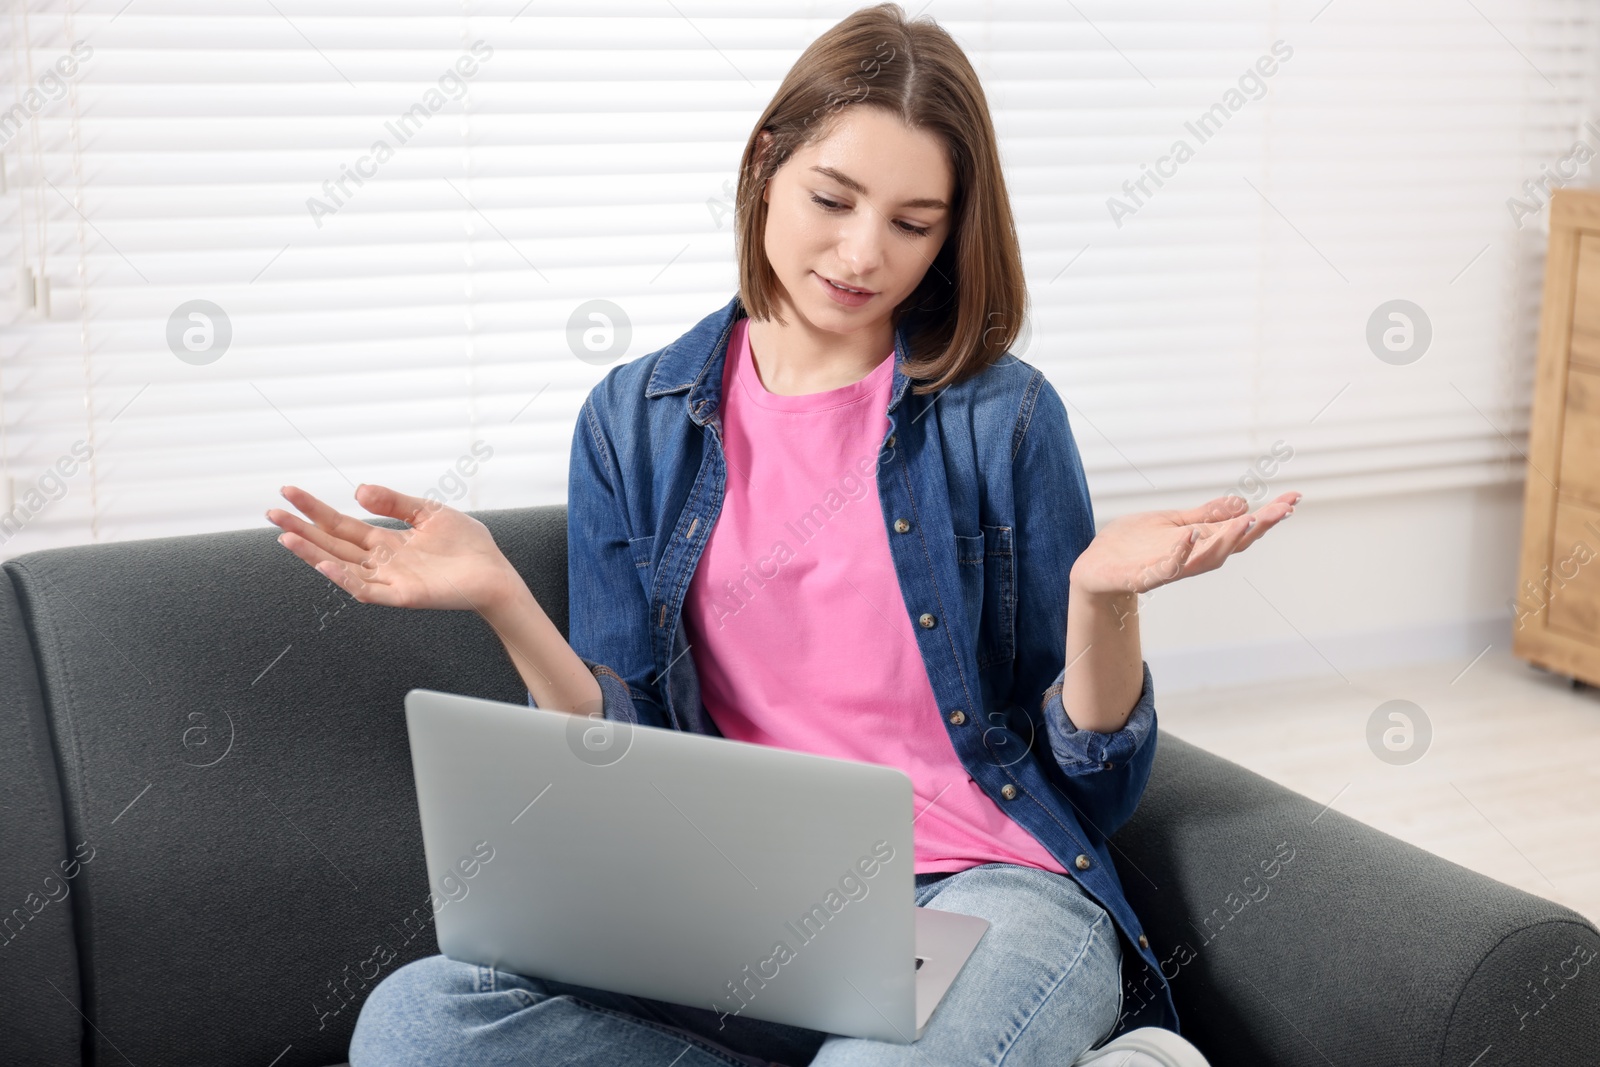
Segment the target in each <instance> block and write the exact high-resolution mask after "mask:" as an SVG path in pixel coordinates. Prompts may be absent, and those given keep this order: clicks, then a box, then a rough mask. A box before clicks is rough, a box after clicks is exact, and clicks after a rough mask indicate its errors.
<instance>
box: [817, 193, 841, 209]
mask: <svg viewBox="0 0 1600 1067" xmlns="http://www.w3.org/2000/svg"><path fill="white" fill-rule="evenodd" d="M811 202H812V203H813V204H821V205H822V206H823V207H825V208H827V209H828V210H829V211H837V210H838V209H839V208H842V207H844V205H843V204H836V203H834V202H833V201H832V200H825V199H823V198H822V197H820V196H818V195H817V194H816V193H812V194H811Z"/></svg>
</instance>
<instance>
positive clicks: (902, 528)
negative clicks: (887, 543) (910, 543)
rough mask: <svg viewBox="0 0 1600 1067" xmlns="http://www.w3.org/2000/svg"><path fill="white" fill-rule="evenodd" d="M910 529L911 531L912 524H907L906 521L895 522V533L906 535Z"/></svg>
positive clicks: (897, 520) (898, 520)
mask: <svg viewBox="0 0 1600 1067" xmlns="http://www.w3.org/2000/svg"><path fill="white" fill-rule="evenodd" d="M909 529H911V524H910V523H909V522H907V521H906V520H904V519H896V520H894V532H895V533H905V532H906V531H907V530H909Z"/></svg>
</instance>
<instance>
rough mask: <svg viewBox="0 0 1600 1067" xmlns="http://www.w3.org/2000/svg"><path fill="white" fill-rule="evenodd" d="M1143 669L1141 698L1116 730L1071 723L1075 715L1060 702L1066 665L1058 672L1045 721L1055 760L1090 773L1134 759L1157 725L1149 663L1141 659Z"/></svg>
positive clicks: (1049, 691)
mask: <svg viewBox="0 0 1600 1067" xmlns="http://www.w3.org/2000/svg"><path fill="white" fill-rule="evenodd" d="M1139 663H1140V668H1141V669H1142V670H1143V671H1144V684H1143V687H1142V688H1140V690H1139V699H1138V700H1137V701H1136V702H1135V703H1134V705H1133V710H1132V711H1131V712H1129V713H1128V721H1127V722H1125V723H1123V725H1122V729H1120V730H1117V731H1115V732H1113V733H1108V734H1107V733H1100V732H1099V731H1098V730H1080V729H1078V728H1077V727H1076V726H1074V725H1072V718H1071V716H1069V715H1068V714H1067V709H1066V708H1065V707H1063V706H1062V703H1061V691H1062V687H1063V684H1064V683H1065V681H1066V674H1067V672H1066V668H1065V667H1063V668H1062V670H1061V673H1060V674H1058V675H1056V680H1055V681H1054V682H1053V683H1052V684H1051V685H1050V688H1048V689H1046V690H1045V691H1044V707H1043V711H1044V721H1045V725H1046V728H1048V729H1049V731H1050V747H1051V749H1052V750H1054V752H1055V757H1056V763H1058V764H1060V766H1061V769H1062V770H1063V771H1065V772H1066V773H1067V774H1070V775H1078V774H1090V773H1093V772H1096V771H1103V770H1114V769H1116V768H1117V767H1123V766H1126V765H1127V764H1129V763H1130V762H1132V760H1133V757H1134V756H1135V755H1137V754H1138V753H1139V751H1140V750H1141V749H1142V748H1144V744H1145V741H1146V739H1148V738H1149V736H1150V731H1152V730H1154V729H1155V726H1156V697H1155V686H1154V684H1153V683H1152V681H1151V678H1150V664H1149V663H1146V662H1145V661H1143V660H1140V661H1139Z"/></svg>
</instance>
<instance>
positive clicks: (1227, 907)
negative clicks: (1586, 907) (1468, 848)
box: [1113, 731, 1600, 1067]
mask: <svg viewBox="0 0 1600 1067" xmlns="http://www.w3.org/2000/svg"><path fill="white" fill-rule="evenodd" d="M1113 844H1114V845H1115V848H1116V858H1117V869H1118V872H1119V874H1120V875H1121V878H1122V882H1123V885H1124V887H1125V888H1126V890H1127V893H1128V899H1129V901H1130V902H1131V903H1132V904H1133V907H1134V909H1135V911H1136V912H1137V913H1138V915H1139V917H1140V920H1141V922H1142V923H1143V926H1144V929H1145V930H1146V931H1147V934H1148V936H1149V937H1150V940H1151V947H1152V948H1153V949H1154V951H1155V955H1156V957H1157V959H1158V960H1159V961H1160V964H1161V968H1162V970H1163V972H1164V973H1165V974H1166V975H1167V977H1168V979H1169V981H1170V982H1171V983H1172V994H1173V998H1174V1000H1175V1002H1176V1004H1177V1008H1178V1014H1179V1025H1180V1026H1181V1027H1182V1030H1183V1033H1184V1034H1185V1036H1187V1037H1188V1038H1189V1039H1190V1040H1191V1041H1193V1042H1194V1043H1195V1045H1197V1046H1198V1047H1199V1048H1200V1049H1201V1050H1202V1051H1204V1052H1205V1053H1206V1054H1207V1057H1208V1058H1209V1059H1211V1061H1212V1062H1213V1063H1218V1064H1223V1063H1225V1064H1228V1065H1229V1067H1251V1065H1256V1064H1261V1065H1267V1064H1271V1065H1276V1067H1283V1065H1299V1064H1305V1065H1307V1067H1327V1065H1328V1064H1330V1063H1331V1064H1346V1063H1361V1064H1370V1065H1378V1064H1394V1065H1396V1067H1399V1065H1404V1067H1427V1065H1434V1064H1437V1065H1440V1067H1444V1065H1449V1067H1469V1065H1470V1067H1496V1065H1501V1064H1527V1063H1537V1064H1540V1065H1541V1067H1549V1065H1555V1064H1574V1065H1576V1064H1590V1063H1593V1062H1594V1059H1593V1057H1594V1056H1595V1051H1594V1050H1595V1049H1597V1048H1600V931H1597V930H1596V928H1595V926H1594V924H1593V923H1591V922H1589V921H1588V920H1586V919H1584V918H1583V917H1582V916H1581V915H1579V914H1577V913H1576V912H1574V911H1572V910H1571V909H1569V908H1566V907H1563V906H1561V905H1559V904H1556V903H1553V902H1551V901H1548V900H1544V899H1542V898H1540V897H1536V896H1533V895H1531V894H1528V893H1524V892H1522V891H1521V890H1517V889H1513V888H1511V887H1510V886H1507V885H1503V884H1501V883H1499V882H1496V881H1494V880H1493V879H1490V878H1487V877H1485V876H1483V875H1481V874H1477V873H1475V872H1473V871H1469V870H1467V869H1466V868H1464V867H1461V866H1459V865H1457V864H1454V863H1451V862H1450V861H1448V860H1444V859H1441V858H1439V857H1437V856H1434V855H1432V854H1431V853H1428V852H1425V851H1423V850H1422V849H1419V848H1416V847H1414V846H1412V845H1408V844H1406V843H1405V842H1403V841H1400V840H1398V839H1396V838H1394V837H1391V836H1389V835H1388V834H1385V833H1382V832H1380V831H1378V830H1375V829H1373V828H1371V827H1369V826H1367V825H1365V824H1363V823H1360V822H1357V821H1355V820H1354V819H1350V818H1348V817H1346V816H1343V815H1341V814H1339V813H1338V812H1336V811H1332V810H1328V809H1325V808H1324V803H1323V802H1318V801H1313V800H1310V799H1308V798H1306V797H1303V796H1301V795H1300V794H1298V793H1294V792H1292V791H1290V790H1288V789H1285V788H1283V787H1281V786H1278V785H1276V784H1274V783H1272V782H1270V781H1268V780H1267V779H1265V778H1263V777H1261V776H1260V775H1257V774H1254V773H1253V772H1251V771H1248V770H1246V769H1244V768H1243V767H1240V766H1238V765H1237V764H1234V763H1230V762H1229V761H1227V760H1224V759H1222V758H1220V757H1217V756H1214V755H1211V754H1210V753H1207V752H1205V751H1203V750H1202V749H1200V748H1197V747H1196V746H1194V745H1191V744H1188V743H1186V742H1184V741H1182V740H1180V739H1179V738H1176V737H1174V736H1172V735H1171V734H1169V733H1166V732H1165V731H1163V732H1161V733H1160V734H1159V737H1158V745H1157V752H1156V763H1155V769H1154V771H1153V773H1152V775H1151V778H1150V784H1149V786H1148V788H1147V790H1146V792H1145V795H1144V798H1143V799H1142V801H1141V802H1140V805H1139V809H1138V811H1137V812H1135V814H1134V817H1133V819H1132V820H1131V821H1130V822H1129V823H1128V825H1127V826H1126V827H1124V828H1123V829H1122V830H1121V831H1120V832H1119V833H1118V834H1117V835H1116V837H1115V838H1114V839H1113ZM1128 966H1129V970H1128V971H1127V972H1126V974H1125V978H1126V980H1127V981H1126V982H1125V987H1124V994H1125V1005H1124V1010H1125V1011H1126V1010H1131V1009H1132V1008H1133V1007H1134V1006H1135V1003H1134V1001H1133V999H1132V998H1135V997H1138V996H1139V995H1140V990H1139V986H1140V983H1141V979H1142V980H1144V981H1145V982H1146V983H1147V988H1148V989H1151V990H1153V989H1156V988H1158V983H1156V982H1155V981H1154V979H1153V976H1151V975H1147V974H1142V973H1140V972H1141V970H1142V967H1143V965H1142V964H1141V963H1139V962H1138V961H1137V960H1132V961H1130V963H1129V965H1128ZM1145 995H1146V996H1148V995H1150V994H1148V993H1147V994H1145Z"/></svg>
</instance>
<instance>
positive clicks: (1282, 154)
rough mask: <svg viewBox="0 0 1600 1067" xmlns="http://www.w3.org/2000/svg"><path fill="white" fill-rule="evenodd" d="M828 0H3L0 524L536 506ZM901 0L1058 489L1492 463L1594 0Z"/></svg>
mask: <svg viewBox="0 0 1600 1067" xmlns="http://www.w3.org/2000/svg"><path fill="white" fill-rule="evenodd" d="M854 6H855V5H852V4H817V3H805V4H802V3H792V2H780V0H774V2H770V3H765V4H761V5H750V4H748V3H738V4H735V3H732V2H720V0H719V2H696V0H632V2H623V0H586V2H584V3H576V2H569V3H557V2H545V0H540V2H538V3H532V4H524V3H522V0H513V2H508V3H444V2H433V0H402V2H396V0H383V2H379V0H365V2H363V0H316V2H314V3H313V2H311V0H270V2H268V3H262V4H257V3H250V4H245V3H236V2H224V3H218V2H215V0H212V2H206V3H201V2H199V0H190V2H180V0H138V2H137V3H133V4H128V3H126V2H125V0H109V2H105V3H101V2H90V3H78V4H68V3H65V2H58V0H35V2H33V3H31V4H28V5H15V6H13V8H12V9H11V11H10V13H9V14H7V15H4V16H0V27H3V32H4V33H5V35H6V38H7V40H6V42H5V45H4V47H3V48H0V63H4V64H5V65H6V67H7V69H6V74H7V78H6V84H7V85H9V86H10V89H11V96H10V100H9V102H8V107H9V109H8V110H5V111H3V112H0V165H3V169H0V219H3V221H0V246H3V248H4V251H5V254H6V258H7V261H8V264H9V265H10V269H9V270H7V271H6V272H4V274H0V286H3V287H5V288H4V289H0V299H8V302H7V303H6V304H5V305H4V311H3V313H0V314H3V317H0V322H4V323H5V328H4V331H3V336H0V463H3V474H4V482H3V486H0V489H3V495H0V508H3V509H4V511H3V513H0V556H13V555H16V554H18V553H20V552H24V551H31V550H34V549H38V548H44V547H50V546H54V545H60V544H74V543H84V542H90V541H106V540H120V539H127V538H135V537H152V536H163V535H168V534H179V533H189V532H196V531H201V530H217V529H233V528H240V527H249V526H264V525H266V523H265V519H264V518H263V516H262V514H261V513H262V511H263V510H264V509H265V508H267V507H271V506H281V505H282V504H283V501H282V500H281V498H280V497H279V496H278V491H277V487H278V486H280V485H282V484H286V483H293V484H298V485H301V486H304V487H305V488H307V489H309V490H311V491H312V492H314V493H316V494H318V495H319V496H321V497H323V498H324V499H326V500H328V501H330V502H331V503H333V504H334V505H335V506H336V507H339V508H341V509H342V510H346V511H349V512H352V513H355V514H364V513H363V512H362V511H361V509H360V508H359V506H358V505H356V504H355V503H354V501H353V500H352V498H351V495H350V494H351V493H352V491H353V489H354V487H355V485H357V484H359V483H360V482H364V481H365V482H378V483H382V484H387V485H392V486H395V487H397V488H400V489H402V490H404V491H407V492H412V493H416V494H419V495H421V494H425V493H426V494H431V495H433V496H435V497H437V498H438V499H441V500H444V501H445V502H447V503H450V504H452V505H454V506H457V507H461V508H484V507H514V506H522V505H528V504H536V503H548V502H556V501H560V500H562V499H564V497H565V479H566V472H567V450H568V447H569V444H570V439H571V432H572V426H573V422H574V419H575V417H576V413H577V409H578V405H579V404H580V403H581V401H582V399H583V397H584V395H585V394H586V393H587V391H588V390H589V388H590V387H591V386H592V385H593V384H594V383H595V382H596V381H598V380H599V378H600V377H601V376H602V375H603V374H604V373H605V372H606V370H607V369H608V368H609V367H610V366H612V365H614V364H615V362H617V361H618V360H625V359H633V358H637V357H639V356H642V355H644V354H646V353H648V352H651V351H653V350H655V349H656V348H659V347H660V346H662V345H664V344H666V343H667V342H669V341H670V340H672V339H673V338H674V337H676V336H678V335H679V334H680V333H682V332H683V331H684V330H685V329H687V328H688V327H689V326H690V325H691V324H692V323H693V322H695V321H697V320H698V319H699V318H700V317H701V316H703V315H705V314H707V313H709V312H710V311H712V310H714V309H715V308H717V307H718V306H720V305H721V304H722V303H723V302H725V301H726V300H727V299H728V297H729V296H731V295H732V292H733V287H734V285H735V272H734V269H733V259H732V218H731V200H732V197H731V190H732V180H733V177H734V170H735V168H736V166H737V163H738V158H739V153H740V149H741V147H742V145H743V142H744V139H745V137H746V136H747V135H748V133H749V129H750V126H751V124H752V123H753V122H754V120H755V118H756V117H757V115H758V114H759V112H760V109H761V108H762V106H763V105H764V104H765V103H766V101H767V100H768V99H769V97H770V96H771V94H772V92H773V91H774V90H775V89H776V87H777V84H778V81H779V79H780V78H781V77H782V75H783V73H784V72H785V71H786V70H787V69H788V67H789V66H790V64H792V63H793V61H794V60H795V58H796V57H797V56H798V55H799V53H800V51H801V49H802V48H803V47H804V46H805V44H806V43H807V42H809V41H810V40H811V39H813V38H814V37H815V36H816V35H817V34H819V33H821V32H822V31H823V30H824V29H826V28H827V27H828V26H829V25H831V24H832V23H834V22H835V21H837V20H838V19H839V18H841V17H843V16H844V15H845V14H847V13H848V12H849V11H850V10H852V9H853V7H854ZM906 7H907V10H908V11H911V12H915V11H917V10H918V6H917V4H916V3H915V2H913V3H908V4H907V5H906ZM925 9H926V12H927V13H928V14H930V15H933V16H934V17H936V18H937V19H938V20H939V21H940V23H941V24H942V25H944V26H945V27H946V28H947V29H949V30H950V31H951V32H952V33H953V34H954V35H955V36H956V37H957V39H958V40H959V41H960V42H961V43H962V44H963V46H964V47H965V48H966V49H967V50H968V54H969V55H970V56H971V58H972V60H973V62H974V64H975V65H976V66H977V68H978V70H979V73H980V75H981V76H982V78H983V80H984V84H985V87H986V90H987V92H988V94H989V99H990V105H991V108H992V110H993V112H994V117H995V121H996V125H997V128H998V130H999V133H1000V138H1001V149H1002V153H1003V158H1004V160H1005V164H1006V168H1007V179H1008V182H1009V186H1010V190H1011V194H1012V197H1013V206H1014V209H1015V211H1016V214H1017V219H1018V224H1019V227H1020V235H1021V240H1022V245H1023V249H1024V254H1025V257H1026V265H1027V269H1028V275H1029V284H1030V290H1031V301H1032V304H1031V310H1030V314H1029V321H1028V328H1027V331H1026V333H1025V336H1024V338H1023V339H1022V340H1021V341H1020V342H1019V344H1018V346H1017V350H1018V352H1019V354H1020V355H1021V356H1022V358H1024V359H1026V360H1027V361H1029V362H1031V363H1034V364H1035V365H1037V366H1039V367H1040V368H1042V369H1043V370H1044V372H1045V373H1046V374H1047V375H1048V376H1049V377H1050V379H1051V381H1052V382H1053V383H1054V384H1055V385H1056V387H1057V388H1058V389H1059V390H1060V392H1061V393H1062V395H1063V397H1064V398H1065V399H1066V401H1067V403H1068V411H1069V416H1070V418H1071V420H1072V425H1073V428H1074V432H1075V434H1076V437H1077V440H1078V443H1079V446H1080V448H1081V450H1082V453H1083V457H1084V463H1085V467H1086V469H1087V472H1088V477H1089V483H1090V487H1091V490H1092V492H1093V495H1094V497H1095V502H1096V509H1097V514H1098V517H1100V518H1101V520H1102V521H1103V520H1104V519H1105V518H1106V517H1108V516H1110V515H1114V514H1117V513H1120V512H1122V511H1126V510H1132V509H1136V508H1144V507H1173V506H1185V505H1188V504H1193V503H1199V502H1200V501H1202V500H1205V499H1207V498H1209V497H1210V496H1214V495H1217V494H1219V493H1221V492H1224V491H1227V490H1229V489H1237V490H1239V491H1241V492H1244V493H1245V494H1246V495H1247V496H1252V497H1257V498H1264V497H1265V496H1267V495H1270V494H1273V493H1276V492H1279V491H1282V490H1284V489H1288V488H1295V489H1300V490H1302V491H1304V492H1306V493H1307V494H1308V495H1309V494H1313V493H1315V494H1318V495H1320V496H1321V497H1323V498H1330V497H1334V496H1360V495H1368V494H1379V493H1389V492H1404V491H1411V490H1418V489H1426V488H1438V487H1448V486H1474V485H1490V484H1495V483H1499V482H1507V481H1514V480H1518V479H1520V478H1521V477H1522V476H1523V467H1524V461H1523V460H1522V458H1521V455H1520V452H1521V450H1523V449H1524V447H1525V446H1524V445H1523V441H1524V438H1525V435H1526V430H1527V417H1528V400H1529V397H1530V393H1531V369H1532V359H1533V349H1534V340H1535V334H1536V329H1537V304H1538V300H1539V287H1540V282H1541V269H1542V266H1541V265H1542V255H1543V242H1544V231H1543V222H1542V219H1543V217H1544V211H1543V210H1542V209H1543V204H1544V202H1545V201H1547V200H1548V194H1549V189H1550V188H1551V187H1553V186H1554V185H1555V184H1561V183H1569V184H1570V183H1582V182H1586V181H1587V179H1588V175H1589V173H1590V166H1589V164H1588V160H1589V157H1590V156H1592V155H1593V154H1594V153H1595V152H1596V151H1600V132H1597V130H1596V126H1597V125H1600V111H1597V110H1596V108H1595V107H1594V104H1595V93H1594V85H1593V74H1594V72H1595V70H1596V66H1597V52H1600V48H1597V44H1596V42H1597V36H1600V34H1597V22H1600V9H1596V8H1595V7H1594V5H1592V4H1588V3H1585V2H1583V0H1525V2H1522V3H1509V2H1501V0H1470V2H1466V0H1464V2H1462V3H1424V2H1414V3H1405V4H1393V3H1378V2H1375V0H1374V2H1358V0H1332V2H1331V3H1326V2H1324V0H1314V2H1309V3H1303V4H1302V3H1281V4H1274V3H1258V2H1246V0H1238V2H1225V3H1216V4H1206V5H1192V4H1188V3H1177V2H1174V0H1166V2H1160V0H1122V2H1118V3H1109V2H1105V3H1087V2H1084V3H1060V2H1059V0H1048V2H1046V0H1014V2H997V3H960V2H954V0H951V2H944V0H934V2H932V3H929V4H927V5H925ZM1180 146H1181V147H1180ZM1519 205H1520V206H1519ZM597 302H598V303H597ZM597 309H598V311H599V313H600V314H601V317H599V318H595V317H593V314H594V313H595V312H596V310H597ZM1397 316H1398V317H1397ZM1263 482H1264V483H1267V484H1265V485H1263V484H1261V483H1263Z"/></svg>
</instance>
